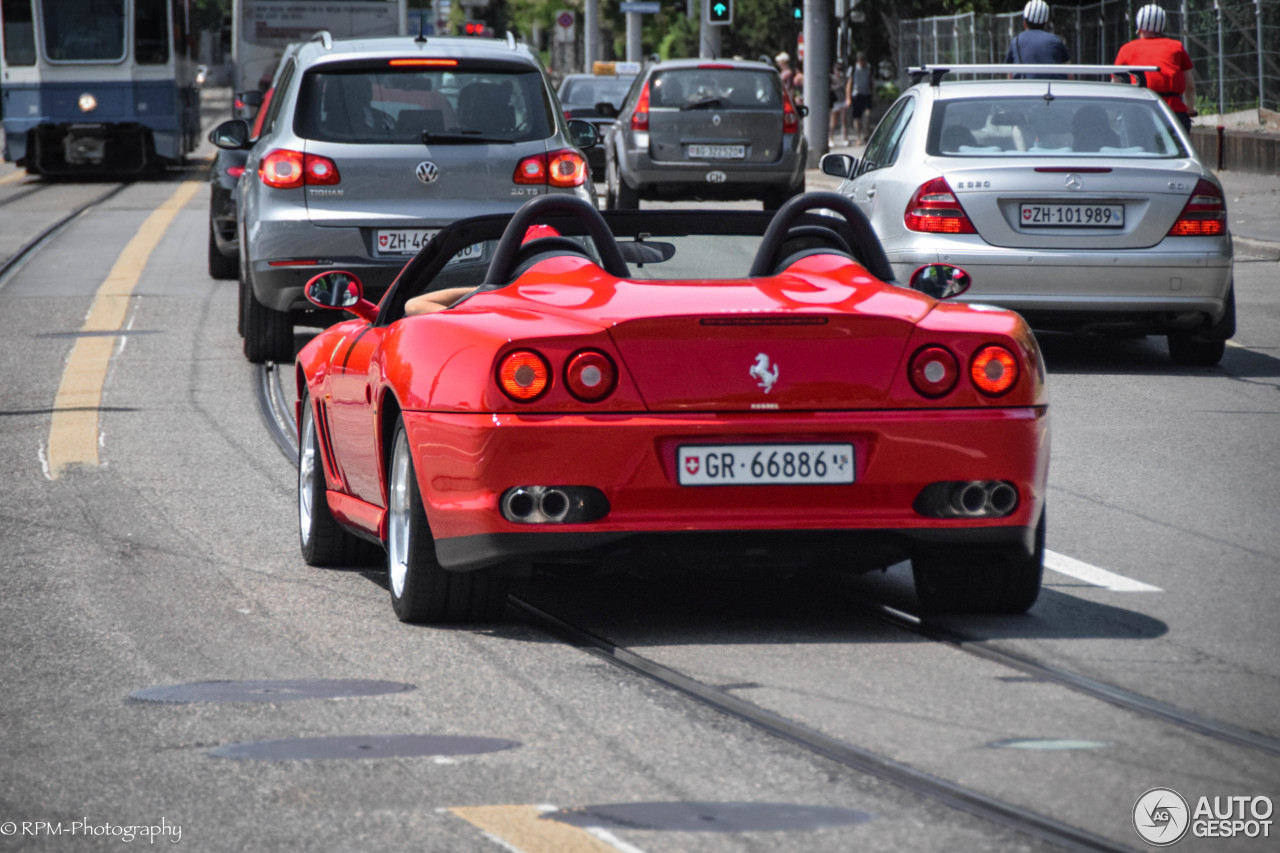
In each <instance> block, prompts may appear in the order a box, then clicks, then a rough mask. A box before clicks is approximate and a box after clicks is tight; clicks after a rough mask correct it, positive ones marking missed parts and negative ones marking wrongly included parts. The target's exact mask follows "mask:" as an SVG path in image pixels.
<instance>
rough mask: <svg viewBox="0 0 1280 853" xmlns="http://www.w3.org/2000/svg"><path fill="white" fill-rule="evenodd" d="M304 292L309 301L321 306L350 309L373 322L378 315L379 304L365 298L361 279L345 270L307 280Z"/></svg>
mask: <svg viewBox="0 0 1280 853" xmlns="http://www.w3.org/2000/svg"><path fill="white" fill-rule="evenodd" d="M303 293H304V294H306V297H307V301H308V302H310V303H311V304H312V305H318V306H320V307H321V308H330V309H334V308H337V309H342V310H344V311H350V312H351V313H352V314H355V315H356V316H357V317H359V318H361V319H362V320H368V321H369V322H371V323H372V322H373V320H374V318H376V317H377V316H378V306H376V305H374V304H373V303H372V302H369V301H368V300H366V299H365V298H364V285H363V284H361V282H360V279H358V278H356V276H355V275H354V274H352V273H349V272H346V271H345V270H331V271H330V272H322V273H320V274H319V275H317V276H315V277H313V278H311V279H310V280H309V281H308V282H307V285H306V287H304V288H303Z"/></svg>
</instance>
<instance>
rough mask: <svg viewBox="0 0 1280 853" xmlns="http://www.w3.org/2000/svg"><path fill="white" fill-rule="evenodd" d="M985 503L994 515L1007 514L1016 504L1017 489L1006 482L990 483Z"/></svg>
mask: <svg viewBox="0 0 1280 853" xmlns="http://www.w3.org/2000/svg"><path fill="white" fill-rule="evenodd" d="M987 505H988V506H990V507H991V511H992V512H993V513H995V514H996V515H999V516H1005V515H1008V514H1009V513H1011V512H1013V510H1014V508H1015V507H1017V505H1018V490H1017V489H1015V488H1014V487H1013V486H1011V485H1009V484H1008V483H992V484H991V491H990V493H989V494H988V495H987Z"/></svg>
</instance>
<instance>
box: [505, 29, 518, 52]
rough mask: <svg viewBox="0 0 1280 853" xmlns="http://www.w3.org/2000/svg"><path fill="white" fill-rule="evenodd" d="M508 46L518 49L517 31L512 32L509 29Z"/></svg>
mask: <svg viewBox="0 0 1280 853" xmlns="http://www.w3.org/2000/svg"><path fill="white" fill-rule="evenodd" d="M507 47H509V48H510V49H511V50H515V49H516V36H515V33H513V32H511V30H507Z"/></svg>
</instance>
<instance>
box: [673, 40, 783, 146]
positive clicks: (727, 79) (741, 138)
mask: <svg viewBox="0 0 1280 853" xmlns="http://www.w3.org/2000/svg"><path fill="white" fill-rule="evenodd" d="M782 118H783V108H782V88H781V84H780V82H779V80H778V76H777V74H775V73H773V72H771V71H770V70H769V69H767V68H759V69H754V68H737V67H734V66H731V65H720V64H717V63H707V64H704V65H700V66H698V67H696V68H673V69H670V70H667V71H662V72H660V73H657V74H655V75H654V76H653V79H652V80H651V81H650V102H649V154H650V156H651V157H653V159H655V160H662V161H677V162H688V161H693V162H698V163H706V162H725V163H728V164H730V165H732V164H733V163H735V162H746V163H773V162H776V161H777V160H778V158H779V157H781V156H782Z"/></svg>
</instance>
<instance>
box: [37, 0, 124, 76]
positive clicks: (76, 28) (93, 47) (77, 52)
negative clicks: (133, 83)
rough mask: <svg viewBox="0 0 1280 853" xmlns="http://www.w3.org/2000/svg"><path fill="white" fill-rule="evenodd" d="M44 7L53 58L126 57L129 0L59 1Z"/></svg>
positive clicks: (47, 44) (46, 43)
mask: <svg viewBox="0 0 1280 853" xmlns="http://www.w3.org/2000/svg"><path fill="white" fill-rule="evenodd" d="M40 10H41V15H40V18H41V24H42V25H43V29H44V55H45V56H46V57H47V58H48V59H49V61H51V62H109V61H113V60H120V59H124V52H125V51H124V46H125V42H124V25H125V16H124V12H125V0H57V2H56V3H42V4H40Z"/></svg>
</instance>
